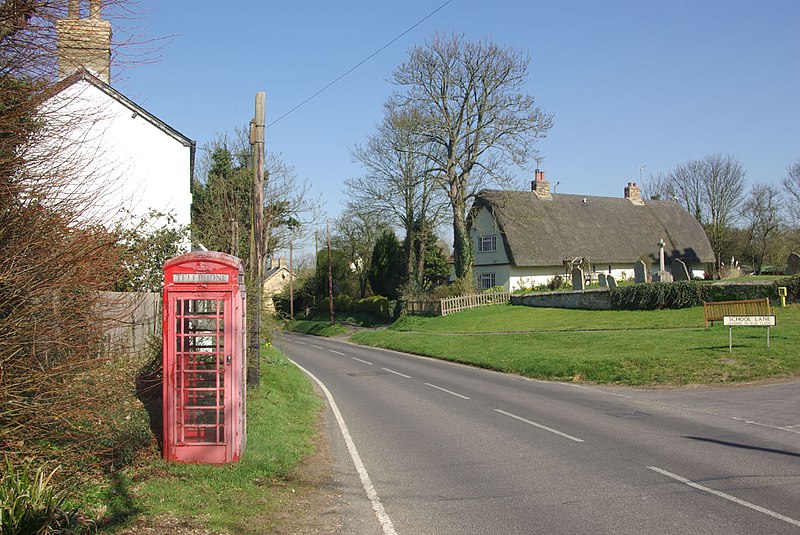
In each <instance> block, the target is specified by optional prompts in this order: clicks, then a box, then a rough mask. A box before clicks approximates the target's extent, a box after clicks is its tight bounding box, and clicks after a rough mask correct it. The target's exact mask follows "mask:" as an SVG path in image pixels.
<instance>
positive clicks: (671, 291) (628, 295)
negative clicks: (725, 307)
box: [611, 281, 706, 310]
mask: <svg viewBox="0 0 800 535" xmlns="http://www.w3.org/2000/svg"><path fill="white" fill-rule="evenodd" d="M705 300H706V288H705V286H704V285H702V284H700V283H698V282H694V281H681V282H671V283H669V282H653V283H647V284H636V285H633V286H620V287H617V288H614V289H612V290H611V306H612V307H613V308H616V309H621V310H657V309H667V308H689V307H693V306H699V305H701V304H702V302H703V301H705Z"/></svg>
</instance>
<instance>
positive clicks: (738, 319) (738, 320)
mask: <svg viewBox="0 0 800 535" xmlns="http://www.w3.org/2000/svg"><path fill="white" fill-rule="evenodd" d="M722 324H723V325H725V326H726V327H775V316H724V317H723V318H722Z"/></svg>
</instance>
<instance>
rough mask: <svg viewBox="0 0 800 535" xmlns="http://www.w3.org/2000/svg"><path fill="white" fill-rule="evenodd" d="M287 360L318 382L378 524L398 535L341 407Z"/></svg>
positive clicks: (301, 368)
mask: <svg viewBox="0 0 800 535" xmlns="http://www.w3.org/2000/svg"><path fill="white" fill-rule="evenodd" d="M286 358H287V359H288V360H289V362H291V363H292V364H294V365H295V366H297V367H298V368H299V369H300V370H301V371H302V372H303V373H305V374H306V375H308V376H309V377H310V378H311V379H313V380H314V382H316V383H317V385H319V387H320V388H321V389H322V392H323V393H324V394H325V397H326V398H327V399H328V404H329V405H330V407H331V410H332V411H333V415H334V416H335V417H336V421H337V422H338V424H339V430H340V431H341V432H342V436H343V437H344V441H345V444H347V450H348V452H350V458H351V459H352V460H353V464H354V465H355V467H356V471H357V472H358V477H359V478H360V479H361V485H362V486H363V487H364V491H365V492H366V493H367V498H369V501H370V502H371V503H372V509H373V510H374V511H375V516H376V517H377V518H378V522H380V524H381V527H382V528H383V533H384V534H385V535H397V532H396V531H395V530H394V524H393V523H392V519H391V518H389V515H388V514H387V513H386V509H384V507H383V503H382V502H381V499H380V497H379V496H378V493H377V491H376V490H375V486H374V485H373V484H372V480H371V479H370V477H369V474H368V473H367V469H366V468H365V467H364V463H363V462H362V461H361V456H360V455H359V454H358V450H357V449H356V445H355V443H354V442H353V437H351V436H350V431H348V430H347V424H345V423H344V418H343V417H342V413H341V412H339V406H338V405H337V404H336V401H334V399H333V395H332V394H331V392H330V390H328V387H326V386H325V384H324V383H323V382H322V381H320V380H319V379H317V377H316V376H315V375H314V374H313V373H311V372H310V371H308V370H307V369H305V368H303V367H302V366H300V365H299V364H298V363H296V362H295V361H293V360H292V359H290V358H289V357H286Z"/></svg>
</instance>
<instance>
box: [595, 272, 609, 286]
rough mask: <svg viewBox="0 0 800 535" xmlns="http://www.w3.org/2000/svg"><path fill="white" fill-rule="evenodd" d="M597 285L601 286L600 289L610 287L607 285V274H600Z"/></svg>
mask: <svg viewBox="0 0 800 535" xmlns="http://www.w3.org/2000/svg"><path fill="white" fill-rule="evenodd" d="M597 283H598V284H600V287H601V288H605V287H606V286H608V285H607V284H606V274H605V273H600V274H599V275H598V276H597Z"/></svg>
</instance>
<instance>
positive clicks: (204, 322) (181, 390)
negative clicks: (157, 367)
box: [164, 292, 235, 463]
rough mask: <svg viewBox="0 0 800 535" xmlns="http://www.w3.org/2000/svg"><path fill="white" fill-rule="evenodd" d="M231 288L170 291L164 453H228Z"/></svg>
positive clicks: (212, 459) (197, 456)
mask: <svg viewBox="0 0 800 535" xmlns="http://www.w3.org/2000/svg"><path fill="white" fill-rule="evenodd" d="M231 298H232V296H231V292H173V293H171V294H170V296H169V306H170V310H172V311H173V313H174V319H173V321H172V322H170V323H171V324H170V325H168V326H167V328H168V330H169V332H168V333H165V335H167V336H168V340H167V343H168V344H169V345H171V346H172V347H171V349H172V351H171V354H172V355H174V361H172V363H171V365H170V366H169V368H170V369H165V370H164V380H165V381H166V383H167V389H165V394H166V395H168V396H170V397H171V399H170V403H168V404H167V406H168V407H170V408H169V410H168V414H165V415H164V417H165V418H166V419H167V422H166V423H167V425H168V426H170V430H171V432H172V436H173V437H174V444H170V445H167V444H165V447H169V448H174V451H172V452H169V453H171V454H172V455H169V456H168V458H173V459H175V460H180V461H186V462H203V463H223V462H226V461H228V460H230V458H231V452H230V451H228V450H229V449H230V448H232V445H233V436H232V429H233V427H234V425H233V419H234V414H233V409H234V408H233V407H232V403H231V393H232V392H233V388H232V379H233V377H232V376H233V370H234V369H235V368H233V365H234V364H235V363H232V362H231V355H232V349H233V347H232V346H233V340H232V339H231V333H232V330H233V329H232V323H231V321H232V317H233V311H232V306H231V305H232V303H231Z"/></svg>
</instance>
